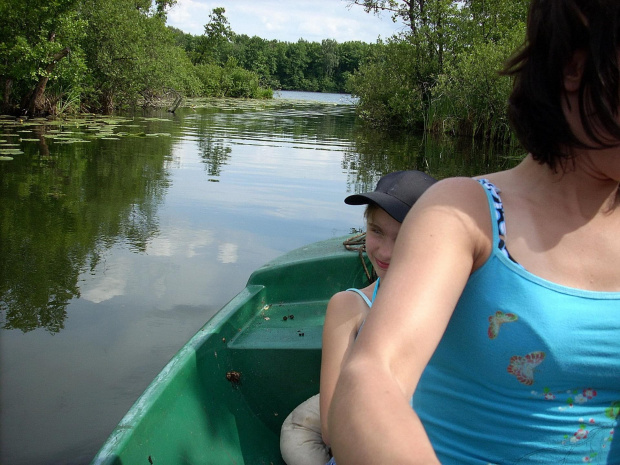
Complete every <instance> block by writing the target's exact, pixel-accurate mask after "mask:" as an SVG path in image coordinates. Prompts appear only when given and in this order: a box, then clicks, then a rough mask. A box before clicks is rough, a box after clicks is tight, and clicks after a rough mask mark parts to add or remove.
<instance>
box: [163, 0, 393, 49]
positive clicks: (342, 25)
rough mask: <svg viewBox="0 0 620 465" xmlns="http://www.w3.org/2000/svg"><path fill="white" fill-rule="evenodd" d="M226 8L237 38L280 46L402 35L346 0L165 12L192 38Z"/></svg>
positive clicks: (235, 1)
mask: <svg viewBox="0 0 620 465" xmlns="http://www.w3.org/2000/svg"><path fill="white" fill-rule="evenodd" d="M217 7H222V8H225V9H226V13H225V16H226V18H228V22H229V23H230V27H231V29H232V30H233V31H234V32H235V33H237V34H247V35H248V36H250V37H252V36H258V37H261V38H263V39H268V40H273V39H275V40H279V41H281V42H297V41H298V40H299V39H300V38H303V39H305V40H307V41H310V42H321V41H322V40H323V39H333V40H335V41H337V42H340V43H342V42H347V41H353V40H361V41H364V42H369V43H372V42H376V40H377V38H378V37H379V36H380V37H381V38H382V39H387V38H388V37H390V36H392V35H393V34H394V33H397V32H400V31H402V28H403V25H402V23H396V24H395V23H393V22H392V19H391V17H390V15H388V14H385V13H384V14H381V15H380V16H376V15H373V14H371V13H366V12H365V11H364V9H363V8H362V7H359V6H357V5H353V6H351V7H350V8H348V2H347V1H346V0H284V1H283V0H216V1H210V0H178V2H177V4H176V5H175V6H174V7H172V8H171V9H170V10H169V11H168V25H170V26H174V27H176V28H179V29H181V30H182V31H184V32H188V33H191V34H194V35H199V34H202V33H203V32H204V25H205V24H206V23H207V22H208V21H209V14H210V13H211V11H212V10H213V8H217Z"/></svg>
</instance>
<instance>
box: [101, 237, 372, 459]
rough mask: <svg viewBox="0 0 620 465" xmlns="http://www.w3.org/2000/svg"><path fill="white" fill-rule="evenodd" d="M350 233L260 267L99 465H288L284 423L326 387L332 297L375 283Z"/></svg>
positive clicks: (149, 394) (176, 361)
mask: <svg viewBox="0 0 620 465" xmlns="http://www.w3.org/2000/svg"><path fill="white" fill-rule="evenodd" d="M345 239H346V238H345V237H340V238H334V239H330V240H327V241H322V242H317V243H314V244H310V245H308V246H305V247H302V248H300V249H297V250H294V251H292V252H290V253H288V254H285V255H283V256H282V257H280V258H278V259H276V260H274V261H272V262H270V263H269V264H267V265H265V266H263V267H262V268H260V269H259V270H257V271H255V272H254V273H253V274H252V276H250V279H249V280H248V284H247V286H246V288H245V289H244V290H243V291H241V292H240V293H239V294H238V295H237V296H235V297H234V298H233V299H232V300H231V301H230V302H229V303H228V304H226V305H225V306H224V307H223V308H222V309H221V310H220V311H219V312H218V313H217V314H216V315H215V316H214V317H213V318H212V319H211V320H209V321H208V322H207V323H206V324H205V326H204V327H203V328H201V329H200V330H199V331H198V332H197V333H196V335H195V336H193V337H192V339H191V340H190V341H189V342H188V343H187V344H186V345H185V346H184V347H183V348H182V349H181V350H180V351H179V352H178V353H177V354H176V355H175V356H174V357H173V359H172V360H171V361H170V362H169V363H168V364H167V365H166V367H165V368H164V369H163V370H162V372H161V373H160V374H159V375H158V376H157V377H156V378H155V380H154V381H153V382H152V383H151V385H150V386H149V387H148V388H147V390H146V391H145V392H144V394H142V396H141V397H140V398H139V399H138V400H137V401H136V403H135V404H134V405H133V407H132V408H131V409H130V410H129V412H128V413H127V414H126V415H125V417H124V418H123V419H122V420H121V422H120V423H119V425H118V426H117V427H116V429H115V430H114V431H113V432H112V434H111V435H110V437H109V438H108V440H107V441H106V442H105V444H104V445H103V447H102V448H101V449H100V451H99V452H98V454H97V455H96V457H95V458H94V459H93V461H92V462H91V465H102V464H115V465H120V464H123V465H133V464H144V465H148V464H149V463H151V464H153V465H160V464H165V465H175V464H178V465H181V464H183V465H186V464H218V465H221V464H251V465H257V464H267V465H268V464H274V465H276V464H283V463H284V462H283V461H282V458H281V456H280V447H279V433H280V427H281V425H282V422H283V421H284V419H285V418H286V416H287V415H288V414H289V412H290V411H291V410H292V409H293V408H295V406H296V405H298V404H299V403H300V402H302V401H303V400H305V399H307V398H308V397H310V396H311V395H313V394H315V393H317V392H318V389H319V372H320V358H321V336H322V327H323V320H324V316H325V308H326V306H327V301H328V300H329V298H330V297H331V296H332V295H333V294H334V293H336V292H338V291H340V290H343V289H346V288H348V287H362V286H365V285H367V284H368V282H367V279H366V276H365V273H364V270H363V267H362V264H361V261H360V258H359V255H358V253H356V252H351V251H347V250H346V249H345V247H344V246H343V241H344V240H345ZM237 374H238V375H237Z"/></svg>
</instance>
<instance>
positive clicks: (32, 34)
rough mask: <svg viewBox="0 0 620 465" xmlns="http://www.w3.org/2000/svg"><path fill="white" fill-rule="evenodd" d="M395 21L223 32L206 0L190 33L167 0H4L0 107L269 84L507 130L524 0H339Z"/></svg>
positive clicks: (490, 135)
mask: <svg viewBox="0 0 620 465" xmlns="http://www.w3.org/2000/svg"><path fill="white" fill-rule="evenodd" d="M343 1H346V2H347V3H348V4H349V6H350V7H351V8H364V9H365V11H366V12H367V13H368V14H383V15H386V14H388V15H391V16H392V18H393V19H394V20H398V21H401V22H403V23H404V24H405V27H404V30H403V31H402V32H401V33H400V34H398V35H395V36H393V37H390V38H388V39H386V40H381V39H377V41H376V42H375V43H372V44H368V43H364V42H358V41H356V42H344V43H338V42H336V41H334V40H331V39H325V40H323V41H322V42H321V43H318V42H308V41H305V40H303V39H300V40H299V41H298V42H295V43H291V42H279V41H275V40H265V39H261V38H259V37H256V36H254V37H248V36H247V35H243V34H236V33H235V32H233V31H232V30H231V28H230V25H229V23H228V20H227V18H226V16H225V9H224V8H221V7H219V8H214V9H213V10H212V12H211V14H210V16H209V20H208V22H207V24H205V26H204V34H202V35H191V34H187V33H184V32H183V31H181V30H179V29H175V28H172V27H169V26H167V25H166V12H167V11H168V10H169V9H170V8H174V4H175V3H176V0H33V1H30V2H23V1H22V0H5V1H4V2H2V3H1V4H0V85H1V87H0V89H1V92H0V113H2V114H5V115H13V116H16V117H21V118H32V117H42V116H43V117H45V116H52V117H61V118H62V117H66V116H71V115H76V114H79V113H85V112H88V113H102V114H112V113H114V112H117V111H124V110H127V109H130V108H134V107H137V106H142V107H145V108H149V107H152V108H167V109H168V111H171V112H174V111H175V110H176V108H178V107H179V106H181V105H183V106H191V103H188V102H191V101H192V100H193V99H195V98H206V97H217V98H222V97H223V98H227V97H231V98H243V99H271V98H273V92H274V91H276V90H297V91H312V92H334V93H350V94H352V95H353V96H354V97H357V98H358V104H357V107H356V108H357V115H358V116H359V118H360V119H361V120H362V121H363V122H364V123H365V124H367V125H369V126H371V127H373V128H377V129H380V130H410V131H416V132H429V133H443V134H449V135H459V136H471V137H477V138H482V139H488V140H495V141H498V140H499V141H505V142H507V141H511V140H512V139H511V137H512V136H511V131H510V129H509V126H508V122H507V117H506V108H505V106H506V101H507V97H508V93H509V91H510V85H511V83H510V80H509V79H508V78H506V77H501V76H499V74H498V71H499V70H500V69H501V68H502V67H503V62H504V60H505V59H506V58H507V57H508V56H509V55H510V53H511V52H512V51H514V50H515V49H516V48H517V47H518V46H519V45H520V44H521V43H522V42H523V40H524V31H525V20H526V10H527V5H528V3H529V0H407V1H402V0H400V1H398V0H343Z"/></svg>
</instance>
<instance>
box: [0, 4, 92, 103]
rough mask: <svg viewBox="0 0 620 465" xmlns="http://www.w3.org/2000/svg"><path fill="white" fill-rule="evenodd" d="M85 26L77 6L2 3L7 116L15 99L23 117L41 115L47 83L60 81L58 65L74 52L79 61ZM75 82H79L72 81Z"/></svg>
mask: <svg viewBox="0 0 620 465" xmlns="http://www.w3.org/2000/svg"><path fill="white" fill-rule="evenodd" d="M85 24H86V23H85V21H84V20H83V19H82V18H80V16H79V11H78V0H32V1H29V2H23V1H20V0H5V1H3V2H0V76H1V79H2V83H3V86H2V87H3V93H2V97H3V100H2V103H3V107H4V108H3V110H4V111H10V110H11V109H12V108H13V106H14V102H15V100H17V99H18V100H19V103H17V108H18V110H20V111H21V113H23V114H29V115H32V114H36V113H40V112H42V111H44V110H45V106H46V104H45V101H44V94H45V90H46V88H47V85H48V83H49V82H50V80H55V79H58V78H59V77H60V74H61V73H60V72H59V70H62V69H61V68H60V67H59V63H60V62H61V61H62V60H64V59H66V58H67V57H68V56H69V54H70V53H72V52H76V55H77V56H78V57H79V56H80V40H81V38H82V37H83V32H84V27H85ZM69 68H70V67H68V68H65V69H69ZM66 78H68V77H67V76H66ZM68 80H69V81H71V79H68ZM73 80H74V82H75V81H76V80H79V78H78V77H77V76H73Z"/></svg>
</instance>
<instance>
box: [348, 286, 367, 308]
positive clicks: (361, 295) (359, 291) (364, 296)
mask: <svg viewBox="0 0 620 465" xmlns="http://www.w3.org/2000/svg"><path fill="white" fill-rule="evenodd" d="M347 291H351V292H355V293H356V294H359V296H360V297H361V298H362V299H364V302H366V305H368V306H369V307H372V301H371V300H370V299H369V298H368V297H366V294H364V293H363V292H362V291H361V290H359V289H355V288H353V287H352V288H350V289H347Z"/></svg>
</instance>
